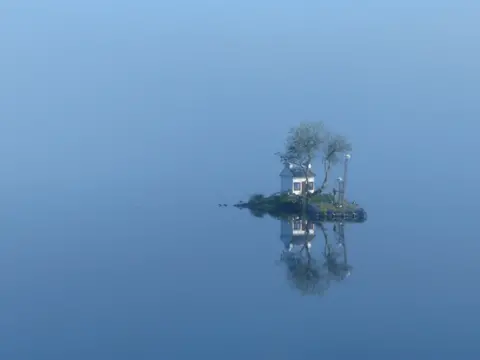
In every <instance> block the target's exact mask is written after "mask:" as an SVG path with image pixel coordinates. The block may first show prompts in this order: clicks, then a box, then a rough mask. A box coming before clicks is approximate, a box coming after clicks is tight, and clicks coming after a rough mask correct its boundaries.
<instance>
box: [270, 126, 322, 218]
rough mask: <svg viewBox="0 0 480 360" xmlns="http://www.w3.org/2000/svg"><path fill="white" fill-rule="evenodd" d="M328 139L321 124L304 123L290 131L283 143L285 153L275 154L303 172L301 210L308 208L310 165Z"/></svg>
mask: <svg viewBox="0 0 480 360" xmlns="http://www.w3.org/2000/svg"><path fill="white" fill-rule="evenodd" d="M328 138H329V136H328V132H327V130H326V129H325V126H324V124H323V122H305V123H301V124H300V125H298V126H297V127H294V128H292V129H290V131H289V133H288V136H287V140H286V143H285V151H284V152H280V153H277V155H278V156H279V157H280V159H281V161H282V162H283V163H289V164H292V165H294V166H296V167H298V168H299V169H301V171H302V172H303V174H304V176H305V179H306V184H305V185H306V186H304V188H303V191H302V196H303V206H304V208H303V210H304V212H305V211H306V209H307V206H308V198H309V189H310V183H309V180H308V178H309V173H310V165H311V164H312V162H313V160H314V159H315V158H316V157H317V156H318V154H319V153H320V152H321V151H322V147H323V146H324V145H325V143H326V141H327V139H328Z"/></svg>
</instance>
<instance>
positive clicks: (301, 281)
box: [280, 218, 352, 295]
mask: <svg viewBox="0 0 480 360" xmlns="http://www.w3.org/2000/svg"><path fill="white" fill-rule="evenodd" d="M281 226H282V234H281V239H282V241H283V243H284V245H285V248H284V250H283V251H282V254H281V257H280V261H281V262H282V263H284V264H285V265H286V268H287V278H288V281H289V283H290V284H291V285H292V286H293V287H294V288H296V289H298V290H299V291H300V292H301V293H302V294H303V295H322V294H324V293H325V292H326V290H327V289H328V288H329V287H330V285H331V283H332V282H333V281H342V280H344V279H345V278H347V277H348V276H349V275H350V272H351V269H352V267H351V266H350V265H349V264H348V262H347V248H346V244H345V231H344V227H345V225H344V223H342V222H337V223H334V224H333V229H332V230H333V234H334V241H331V239H330V238H329V232H328V231H327V229H326V227H325V224H323V223H318V222H316V223H313V222H311V221H309V220H303V219H300V218H294V219H289V220H283V221H282V225H281ZM316 229H319V230H320V233H321V234H322V236H323V239H324V246H323V252H322V253H321V255H320V256H318V255H317V256H315V255H314V254H313V249H312V242H313V240H314V239H315V237H316Z"/></svg>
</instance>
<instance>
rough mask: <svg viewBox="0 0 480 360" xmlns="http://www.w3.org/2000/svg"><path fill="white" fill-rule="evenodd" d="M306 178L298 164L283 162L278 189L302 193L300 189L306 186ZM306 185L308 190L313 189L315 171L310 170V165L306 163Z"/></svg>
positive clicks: (297, 193)
mask: <svg viewBox="0 0 480 360" xmlns="http://www.w3.org/2000/svg"><path fill="white" fill-rule="evenodd" d="M306 183H307V178H306V177H305V172H304V171H303V169H302V168H301V167H299V166H296V165H293V164H289V163H285V167H284V168H283V170H282V172H281V173H280V191H281V192H292V193H294V194H296V195H301V194H302V189H303V187H304V186H306ZM308 186H309V189H308V190H309V191H310V192H313V191H315V173H314V172H313V171H312V165H311V164H309V165H308Z"/></svg>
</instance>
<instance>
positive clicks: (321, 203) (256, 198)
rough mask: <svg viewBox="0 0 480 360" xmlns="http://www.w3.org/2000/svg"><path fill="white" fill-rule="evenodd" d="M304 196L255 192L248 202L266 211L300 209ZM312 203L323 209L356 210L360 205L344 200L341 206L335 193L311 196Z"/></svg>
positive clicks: (292, 210)
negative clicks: (266, 194)
mask: <svg viewBox="0 0 480 360" xmlns="http://www.w3.org/2000/svg"><path fill="white" fill-rule="evenodd" d="M302 201H303V198H302V197H301V196H298V195H294V194H288V193H277V194H273V195H271V196H267V197H265V196H264V195H262V194H255V195H252V196H251V197H250V200H249V201H248V204H249V205H250V206H251V207H255V208H256V209H258V210H261V211H265V212H277V211H291V212H295V211H300V210H301V204H302ZM309 202H310V204H312V205H315V206H316V207H318V208H319V209H320V210H321V211H327V210H332V211H338V210H340V209H341V210H355V209H357V208H358V205H356V204H354V203H350V202H348V201H344V202H343V206H342V207H340V206H338V204H336V203H335V197H334V195H333V194H331V193H330V194H329V193H326V194H317V195H315V196H313V197H311V198H310V201H309Z"/></svg>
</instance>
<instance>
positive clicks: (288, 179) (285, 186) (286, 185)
mask: <svg viewBox="0 0 480 360" xmlns="http://www.w3.org/2000/svg"><path fill="white" fill-rule="evenodd" d="M292 190H293V182H292V176H281V177H280V191H281V192H286V191H292Z"/></svg>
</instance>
